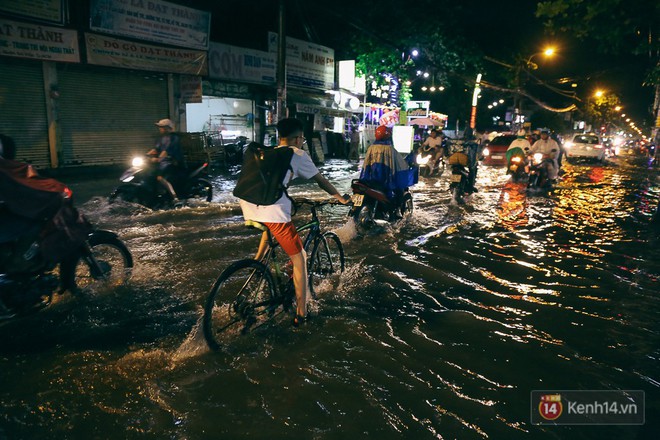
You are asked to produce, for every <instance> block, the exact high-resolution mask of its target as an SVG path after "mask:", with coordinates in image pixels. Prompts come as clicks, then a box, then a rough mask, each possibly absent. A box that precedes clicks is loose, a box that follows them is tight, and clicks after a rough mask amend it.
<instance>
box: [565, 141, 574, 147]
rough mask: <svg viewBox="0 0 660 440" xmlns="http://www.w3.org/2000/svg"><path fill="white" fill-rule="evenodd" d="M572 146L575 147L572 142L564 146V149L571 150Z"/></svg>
mask: <svg viewBox="0 0 660 440" xmlns="http://www.w3.org/2000/svg"><path fill="white" fill-rule="evenodd" d="M572 146H573V142H570V141H569V142H566V143H565V144H564V148H571V147H572Z"/></svg>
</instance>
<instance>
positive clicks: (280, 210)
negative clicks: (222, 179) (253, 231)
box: [239, 147, 319, 223]
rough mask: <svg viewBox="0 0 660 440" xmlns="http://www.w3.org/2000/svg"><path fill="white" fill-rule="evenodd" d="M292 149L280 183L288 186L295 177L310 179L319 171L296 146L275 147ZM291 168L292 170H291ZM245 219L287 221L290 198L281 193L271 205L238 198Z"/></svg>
mask: <svg viewBox="0 0 660 440" xmlns="http://www.w3.org/2000/svg"><path fill="white" fill-rule="evenodd" d="M277 148H291V149H293V156H292V157H291V169H290V170H289V171H288V172H287V173H286V175H285V176H284V180H283V181H282V183H283V184H284V186H285V187H287V188H288V187H289V183H291V180H292V179H294V178H296V177H302V178H303V179H311V178H312V177H314V176H316V175H317V174H318V173H319V169H318V168H316V165H314V162H312V158H311V157H309V154H307V153H306V152H305V151H303V150H301V149H299V148H296V147H277ZM292 170H293V172H292ZM239 204H240V206H241V210H242V211H243V217H244V218H245V220H254V221H257V222H264V223H288V222H290V221H291V200H290V199H289V198H288V197H287V196H286V194H282V197H280V199H279V200H278V201H277V202H275V204H273V205H255V204H254V203H250V202H246V201H245V200H239Z"/></svg>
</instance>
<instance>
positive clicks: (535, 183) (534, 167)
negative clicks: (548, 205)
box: [527, 149, 556, 191]
mask: <svg viewBox="0 0 660 440" xmlns="http://www.w3.org/2000/svg"><path fill="white" fill-rule="evenodd" d="M552 153H553V154H555V153H556V150H554V149H553V150H552ZM552 162H553V160H552V157H551V156H549V155H547V154H542V153H535V154H533V155H532V156H530V158H529V164H528V166H527V169H528V173H529V181H528V183H527V190H528V191H539V190H547V189H549V188H551V187H552V182H551V181H550V179H549V178H548V169H547V168H548V166H551V165H552Z"/></svg>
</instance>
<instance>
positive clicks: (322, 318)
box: [0, 156, 660, 440]
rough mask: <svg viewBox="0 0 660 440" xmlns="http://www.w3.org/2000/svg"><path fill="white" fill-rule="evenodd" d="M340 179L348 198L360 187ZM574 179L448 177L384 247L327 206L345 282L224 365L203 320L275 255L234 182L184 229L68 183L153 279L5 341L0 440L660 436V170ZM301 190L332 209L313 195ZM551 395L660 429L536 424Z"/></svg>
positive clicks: (436, 181)
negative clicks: (543, 191)
mask: <svg viewBox="0 0 660 440" xmlns="http://www.w3.org/2000/svg"><path fill="white" fill-rule="evenodd" d="M321 169H322V171H323V172H324V174H326V176H327V177H328V178H329V180H330V181H332V182H333V183H335V184H336V186H337V188H338V189H339V190H340V191H341V192H343V193H347V192H349V189H350V180H351V179H352V178H356V177H357V175H358V165H357V164H356V163H347V162H346V161H329V162H328V163H326V164H325V165H324V166H323V167H322V168H321ZM564 169H565V174H564V175H563V178H562V180H561V182H560V183H559V185H558V188H557V189H556V190H555V191H553V192H552V193H551V194H550V195H546V196H541V195H536V196H530V195H527V194H526V193H525V190H524V187H523V186H522V185H521V184H513V183H510V182H509V179H508V176H506V175H505V170H504V169H503V168H491V167H483V166H482V167H481V168H480V169H479V175H478V179H477V187H478V188H479V192H478V193H476V194H474V195H472V196H471V197H470V198H469V199H468V201H467V203H466V204H465V205H462V206H452V205H450V203H449V202H450V193H449V191H448V190H447V189H448V186H449V178H448V174H449V173H448V172H445V174H444V175H443V176H442V177H440V178H431V179H425V180H424V179H420V180H421V181H420V184H418V185H417V186H416V187H415V188H414V195H413V197H414V203H415V211H414V213H413V216H412V217H411V218H410V219H409V220H408V221H407V222H406V223H405V224H403V225H399V226H397V227H396V228H385V229H383V230H382V231H379V233H377V234H373V235H369V236H365V237H358V236H356V234H355V230H354V228H353V227H352V225H351V223H350V222H348V223H347V218H346V213H347V211H348V209H347V208H345V207H342V206H332V207H329V208H324V209H323V211H322V213H321V218H322V221H323V226H324V227H325V228H326V229H331V230H335V231H336V232H337V233H338V234H339V235H340V237H341V239H342V241H343V242H344V246H345V251H346V258H347V271H346V272H345V274H344V275H343V276H342V278H341V280H339V286H338V287H337V288H336V289H328V290H327V291H325V292H322V294H321V295H320V297H319V300H318V301H317V302H315V303H314V304H313V305H312V310H314V312H315V314H316V315H317V316H314V318H313V319H312V320H311V321H310V322H309V323H308V324H306V325H305V326H303V327H301V328H293V327H292V326H291V324H290V318H288V317H287V318H286V319H280V320H275V321H274V322H272V323H271V324H270V325H267V326H264V327H261V328H260V329H258V330H257V331H255V332H254V333H251V334H249V335H245V336H233V337H228V339H227V347H226V349H224V350H223V351H220V352H211V351H209V350H208V348H207V346H206V343H205V342H204V339H203V336H202V334H201V330H200V319H201V316H202V305H203V303H204V301H205V298H206V296H207V294H208V292H209V290H210V288H211V286H212V285H213V283H214V281H215V279H216V278H217V277H218V275H219V274H220V272H221V271H222V270H223V269H224V268H226V267H227V266H228V265H229V264H230V263H231V262H233V261H235V260H238V259H241V258H245V257H249V256H251V255H252V254H253V253H254V252H255V251H256V247H257V243H258V239H259V237H258V235H257V234H256V233H255V232H254V230H250V229H248V228H246V227H245V226H244V225H243V222H242V216H241V212H240V209H239V207H238V203H237V199H235V198H234V197H233V196H231V189H232V188H233V185H234V183H235V176H233V175H232V174H231V173H222V174H219V175H216V176H215V177H214V180H213V184H214V200H213V202H212V203H200V204H197V205H194V206H187V207H184V208H182V209H178V210H174V211H151V210H149V209H147V208H143V207H140V206H137V205H133V204H127V203H123V202H122V203H116V204H112V205H109V204H108V203H107V200H106V198H107V195H108V194H109V193H110V191H111V189H112V187H113V186H115V185H116V183H117V182H116V178H112V179H110V178H109V179H100V180H92V179H84V180H82V179H79V180H73V181H72V182H68V181H67V180H65V182H67V183H69V184H70V185H71V187H72V188H73V189H74V192H75V194H76V197H77V200H78V205H79V207H80V208H81V210H83V211H84V212H85V213H86V214H87V216H88V217H89V218H90V219H91V220H92V221H93V223H94V224H95V225H97V226H99V227H103V228H106V229H110V230H113V231H116V232H117V233H119V235H120V237H121V238H122V239H123V240H124V241H125V242H126V243H127V245H128V247H129V248H130V250H131V251H132V253H133V257H134V259H135V270H134V274H133V278H132V280H131V282H130V283H129V284H128V285H127V286H123V287H121V288H117V289H115V290H112V291H103V292H91V293H89V294H87V295H85V296H84V297H75V298H73V297H71V296H70V295H69V294H65V295H63V296H61V297H59V298H57V302H56V303H55V304H53V305H52V306H50V307H48V308H47V309H44V310H42V311H40V312H39V313H37V314H34V315H31V316H27V317H23V318H21V319H16V320H13V321H9V322H2V323H0V340H1V341H2V342H0V384H1V388H0V439H4V438H7V439H24V438H25V439H28V438H29V439H33V438H43V439H54V438H58V439H64V438H67V439H68V438H70V439H82V438H91V439H132V438H153V439H163V438H169V439H236V438H300V439H303V438H305V439H307V438H309V439H337V440H339V439H360V438H382V439H390V438H392V439H396V438H411V439H425V438H452V439H453V438H459V439H487V438H489V439H560V438H561V439H578V438H579V439H582V438H585V439H603V438H612V439H614V438H616V439H654V438H658V437H657V436H658V433H660V296H659V294H658V292H659V291H660V288H659V287H658V286H660V283H659V277H660V247H659V246H658V245H659V243H660V234H658V231H657V230H653V229H652V228H650V227H649V220H650V217H651V214H652V212H653V209H655V207H656V206H657V203H658V198H659V197H660V186H659V185H658V182H657V180H656V171H652V170H648V169H647V168H646V166H644V163H643V162H642V161H641V160H637V159H635V158H633V157H631V156H627V157H622V158H618V159H616V160H614V161H612V162H610V163H608V164H605V165H600V164H580V165H568V164H566V165H565V166H564ZM63 180H64V179H63ZM290 194H291V195H292V196H293V197H294V198H295V196H296V195H304V196H306V197H312V198H323V197H324V195H323V193H322V191H321V190H320V189H318V187H316V186H315V185H313V184H309V183H307V184H301V185H296V186H293V187H292V189H291V190H290ZM307 214H308V212H305V211H304V210H303V211H302V212H301V215H302V218H303V219H304V218H307V217H306V215H307ZM299 220H300V218H299ZM533 390H643V391H645V393H646V412H645V418H646V424H645V425H643V426H620V425H619V426H535V425H532V424H531V423H530V412H531V401H530V393H531V392H532V391H533Z"/></svg>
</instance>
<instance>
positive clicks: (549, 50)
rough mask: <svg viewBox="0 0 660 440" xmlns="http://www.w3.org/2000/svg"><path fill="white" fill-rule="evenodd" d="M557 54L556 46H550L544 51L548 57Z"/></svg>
mask: <svg viewBox="0 0 660 440" xmlns="http://www.w3.org/2000/svg"><path fill="white" fill-rule="evenodd" d="M554 54H555V48H554V47H548V48H547V49H546V50H544V51H543V55H545V56H546V57H551V56H553V55H554Z"/></svg>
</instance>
